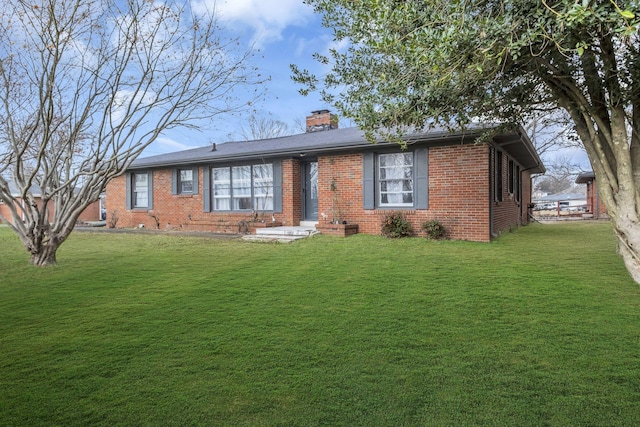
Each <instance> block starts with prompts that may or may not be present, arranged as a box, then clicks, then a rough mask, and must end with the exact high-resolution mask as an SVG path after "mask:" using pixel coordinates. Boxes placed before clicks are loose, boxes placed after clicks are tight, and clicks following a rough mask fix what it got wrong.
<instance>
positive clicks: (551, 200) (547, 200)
mask: <svg viewBox="0 0 640 427" xmlns="http://www.w3.org/2000/svg"><path fill="white" fill-rule="evenodd" d="M574 191H575V189H574ZM534 203H535V204H536V207H535V209H542V210H549V209H552V210H566V211H573V212H586V207H587V199H586V197H585V195H584V193H575V192H572V191H567V192H563V193H557V194H547V195H546V196H542V197H538V198H537V199H534Z"/></svg>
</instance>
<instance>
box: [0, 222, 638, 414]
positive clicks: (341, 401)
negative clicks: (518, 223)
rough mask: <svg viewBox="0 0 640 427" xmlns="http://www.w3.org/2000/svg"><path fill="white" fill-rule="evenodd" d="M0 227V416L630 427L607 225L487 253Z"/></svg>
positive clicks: (525, 238)
mask: <svg viewBox="0 0 640 427" xmlns="http://www.w3.org/2000/svg"><path fill="white" fill-rule="evenodd" d="M58 261H59V265H58V266H56V267H54V268H47V269H39V268H34V267H31V266H30V265H29V264H28V257H27V254H26V253H25V252H24V250H23V249H22V247H21V245H20V242H19V240H18V239H17V238H16V237H15V236H14V235H13V234H12V233H11V231H10V230H9V229H8V228H6V227H3V228H0V425H19V426H37V425H43V426H45V425H46V426H49V425H61V426H74V425H83V426H84V425H105V426H113V425H148V426H158V425H219V426H256V425H257V426H276V425H278V426H319V425H327V426H403V425H404V426H414V425H425V426H443V425H451V426H462V425H499V426H527V425H531V426H541V425H552V426H570V425H581V426H604V425H606V426H613V425H619V426H631V425H640V290H639V287H638V285H636V284H635V283H633V281H632V280H631V279H630V278H629V277H628V275H627V273H626V270H625V269H624V266H623V264H622V261H621V260H620V258H618V256H617V255H616V254H615V240H614V237H613V234H612V231H611V228H610V225H609V224H592V223H580V224H576V223H571V224H558V225H539V224H535V225H531V226H528V227H525V228H523V229H520V230H519V231H517V232H515V233H512V234H507V235H504V236H503V237H501V238H500V239H498V240H497V241H496V242H493V243H491V244H484V243H470V242H448V241H445V242H429V241H426V240H423V239H419V238H415V239H405V240H385V239H383V238H380V237H375V236H365V235H357V236H354V237H349V238H347V239H340V238H333V237H326V236H319V237H314V238H311V239H307V240H304V241H299V242H296V243H293V244H288V245H283V244H256V243H246V242H242V241H235V240H233V241H229V240H215V239H207V238H196V237H180V236H165V235H120V234H103V233H91V234H87V233H74V234H73V235H72V236H71V238H70V240H69V241H68V242H67V243H65V245H64V246H63V247H62V248H61V249H60V251H59V253H58Z"/></svg>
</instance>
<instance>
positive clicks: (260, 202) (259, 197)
mask: <svg viewBox="0 0 640 427" xmlns="http://www.w3.org/2000/svg"><path fill="white" fill-rule="evenodd" d="M253 208H254V209H256V210H258V211H271V210H273V165H272V164H264V165H254V166H253Z"/></svg>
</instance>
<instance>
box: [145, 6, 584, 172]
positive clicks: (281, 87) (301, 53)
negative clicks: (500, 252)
mask: <svg viewBox="0 0 640 427" xmlns="http://www.w3.org/2000/svg"><path fill="white" fill-rule="evenodd" d="M193 4H194V7H195V8H197V7H207V8H210V9H211V8H213V7H214V6H213V5H214V4H215V8H216V10H217V11H218V12H219V16H220V17H221V18H222V19H223V23H224V26H225V28H226V29H227V31H229V36H231V37H238V38H239V40H240V42H241V43H242V44H243V45H244V47H245V48H249V47H251V46H253V47H254V48H255V65H257V66H258V68H259V70H260V73H261V74H262V75H265V76H270V77H271V81H269V82H268V83H267V84H266V87H265V89H266V95H265V97H264V99H263V101H262V102H261V103H259V104H257V105H256V106H255V110H256V111H257V115H258V116H261V117H266V118H270V119H273V120H279V121H282V122H284V123H286V124H287V125H288V126H289V127H290V128H291V130H292V132H293V133H298V132H301V131H302V129H300V123H304V119H305V117H306V116H307V115H309V114H310V112H311V111H313V110H318V109H331V106H330V105H327V104H325V103H324V102H322V101H321V100H320V97H319V95H318V94H317V93H311V94H310V95H308V96H306V97H305V96H302V95H300V94H299V93H298V89H299V88H300V87H299V86H298V85H297V84H296V83H294V82H293V81H292V80H291V70H290V68H289V65H290V64H292V63H295V64H296V65H298V66H299V67H300V68H303V69H304V68H306V69H309V70H310V71H312V72H315V73H318V74H322V73H323V70H322V66H321V65H320V64H318V63H317V62H316V61H315V60H314V59H313V58H312V55H313V54H314V53H316V52H320V53H326V52H328V49H329V48H330V47H337V48H340V46H336V45H335V42H334V41H333V36H332V34H331V31H330V30H328V29H326V28H324V27H322V25H321V19H320V16H319V15H316V14H314V12H313V9H312V8H311V7H309V6H307V5H305V4H303V2H302V0H194V3H193ZM247 97H248V96H247ZM251 114H252V113H251V112H246V113H244V114H237V115H234V116H225V117H216V118H214V119H213V121H212V122H211V123H210V124H209V125H207V126H205V127H203V128H202V129H201V130H200V131H194V130H188V129H182V130H180V129H175V130H171V131H168V132H166V133H165V134H164V135H163V136H162V137H160V138H159V139H158V140H157V141H156V142H155V143H154V144H152V145H151V146H150V147H149V148H147V150H145V152H144V154H143V156H149V155H155V154H162V153H166V152H172V151H179V150H184V149H188V148H193V147H198V146H203V145H208V144H210V143H213V142H215V143H218V144H219V143H223V142H226V141H230V140H237V139H241V138H240V136H239V133H240V131H241V128H242V125H243V123H244V122H245V121H246V120H247V119H248V118H249V117H250V116H251ZM340 126H341V127H349V126H353V124H352V123H351V122H350V121H349V120H348V119H345V118H341V120H340ZM556 154H558V155H560V156H564V157H568V158H570V159H571V160H572V161H573V162H574V163H578V164H580V166H581V167H582V169H590V166H589V162H588V158H587V156H586V153H584V151H582V150H575V149H569V150H567V149H565V150H561V151H560V152H558V153H555V152H554V153H549V154H547V155H546V156H545V158H543V160H544V161H545V163H547V164H549V163H550V162H552V161H553V158H554V157H555V155H556Z"/></svg>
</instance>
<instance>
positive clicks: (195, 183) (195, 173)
mask: <svg viewBox="0 0 640 427" xmlns="http://www.w3.org/2000/svg"><path fill="white" fill-rule="evenodd" d="M199 169H200V168H199V167H198V166H194V167H193V194H198V191H200V189H199V188H198V178H199V176H198V172H199Z"/></svg>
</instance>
